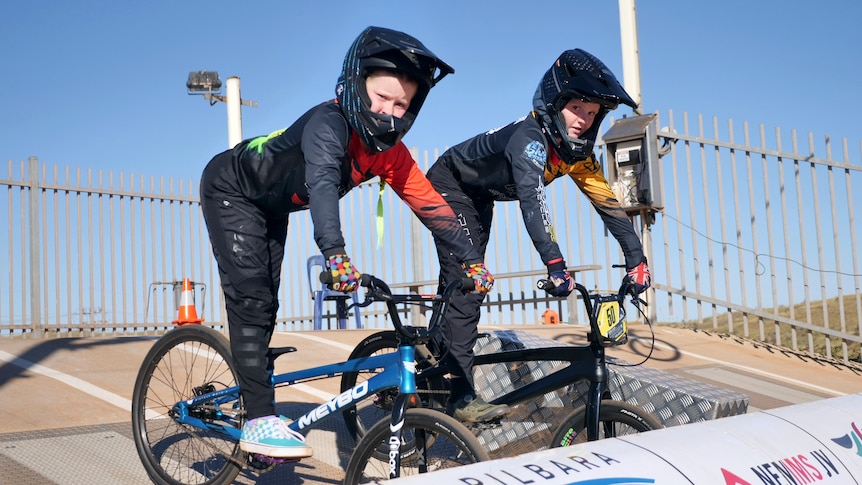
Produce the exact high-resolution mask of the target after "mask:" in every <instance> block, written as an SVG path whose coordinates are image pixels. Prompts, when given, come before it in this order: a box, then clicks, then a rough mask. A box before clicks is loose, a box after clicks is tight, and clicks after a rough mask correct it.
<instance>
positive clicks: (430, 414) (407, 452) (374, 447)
mask: <svg viewBox="0 0 862 485" xmlns="http://www.w3.org/2000/svg"><path fill="white" fill-rule="evenodd" d="M389 424H390V423H389V421H388V420H383V421H378V422H377V423H376V424H375V425H374V426H372V427H371V428H370V429H369V430H368V432H367V433H366V434H365V436H363V437H362V439H361V440H360V441H359V442H358V443H357V445H356V449H355V450H354V451H353V454H352V455H351V456H350V461H349V462H348V464H347V469H346V470H345V478H344V484H345V485H355V484H359V483H376V482H378V481H382V480H388V479H389V453H388V450H389V440H390V437H391V433H390V431H389ZM417 430H422V431H424V432H425V433H426V435H427V440H426V441H427V442H428V443H429V445H428V446H427V450H426V454H425V460H418V458H419V455H418V453H419V449H418V448H417V446H416V438H417V436H416V431H417ZM401 442H402V446H401V469H400V476H401V477H406V476H411V475H417V474H419V473H425V472H431V471H435V470H440V469H444V468H453V467H456V466H461V465H467V464H470V463H478V462H480V461H485V460H489V459H490V457H489V456H488V452H487V451H485V448H484V447H483V446H482V444H481V443H480V442H479V439H478V438H476V436H475V435H474V434H473V433H472V432H471V431H470V430H469V429H467V428H466V427H465V426H464V425H463V424H462V423H461V422H459V421H457V420H456V419H455V418H452V417H451V416H448V415H446V414H443V413H441V412H439V411H434V410H431V409H424V408H411V409H408V410H407V412H406V413H405V416H404V427H403V428H402V438H401ZM404 443H407V445H406V446H405V445H404ZM381 448H384V449H386V450H387V453H385V454H384V456H383V457H381V456H379V455H380V449H381ZM419 462H424V463H425V464H427V466H428V470H426V471H421V470H420V469H419V468H418V466H417V465H418V464H419Z"/></svg>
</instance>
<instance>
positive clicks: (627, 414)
mask: <svg viewBox="0 0 862 485" xmlns="http://www.w3.org/2000/svg"><path fill="white" fill-rule="evenodd" d="M662 427H663V426H662V425H661V423H660V422H659V421H658V420H657V419H656V418H655V417H654V416H653V415H652V414H649V413H647V412H646V411H644V410H643V409H641V408H639V407H637V406H633V405H631V404H628V403H625V402H622V401H614V400H611V399H603V400H602V405H601V408H600V409H599V439H605V438H614V437H617V436H625V435H629V434H635V433H645V432H647V431H652V430H654V429H659V428H662ZM586 441H587V408H586V407H585V406H581V407H579V408H578V409H576V410H574V411H573V412H572V413H571V414H569V415H568V416H567V417H566V419H564V420H563V423H562V425H560V427H559V429H558V430H557V432H556V433H555V434H554V437H553V438H552V440H551V448H558V447H562V446H571V445H574V444H578V443H585V442H586Z"/></svg>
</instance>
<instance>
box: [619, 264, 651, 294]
mask: <svg viewBox="0 0 862 485" xmlns="http://www.w3.org/2000/svg"><path fill="white" fill-rule="evenodd" d="M623 283H624V284H625V283H629V284H631V285H632V286H634V288H635V291H636V292H637V293H638V294H641V293H643V292H644V291H646V289H647V288H649V287H650V284H651V283H652V274H650V271H649V266H647V263H646V261H644V262H642V263H641V264H639V265H637V266H635V267H634V268H632V269H630V270H629V271H628V273H626V276H625V278H623Z"/></svg>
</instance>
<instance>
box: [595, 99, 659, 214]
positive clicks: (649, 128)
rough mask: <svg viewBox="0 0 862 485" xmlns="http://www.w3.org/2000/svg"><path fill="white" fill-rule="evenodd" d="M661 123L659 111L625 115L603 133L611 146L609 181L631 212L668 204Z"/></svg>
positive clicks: (656, 208) (608, 147)
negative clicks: (661, 160)
mask: <svg viewBox="0 0 862 485" xmlns="http://www.w3.org/2000/svg"><path fill="white" fill-rule="evenodd" d="M657 124H658V115H656V114H646V115H640V116H632V117H627V118H622V119H620V120H617V121H615V122H614V124H613V126H611V128H610V129H609V130H608V131H607V133H605V134H604V136H603V137H602V140H603V141H604V143H605V146H606V148H607V159H608V160H607V164H606V166H607V170H608V183H610V185H611V189H613V191H614V193H615V194H616V195H617V200H619V201H620V204H621V205H622V207H623V209H625V211H626V212H627V213H639V212H643V211H659V210H661V209H663V208H664V192H663V189H662V182H661V178H660V177H659V172H658V166H659V150H658V136H657V130H656V125H657Z"/></svg>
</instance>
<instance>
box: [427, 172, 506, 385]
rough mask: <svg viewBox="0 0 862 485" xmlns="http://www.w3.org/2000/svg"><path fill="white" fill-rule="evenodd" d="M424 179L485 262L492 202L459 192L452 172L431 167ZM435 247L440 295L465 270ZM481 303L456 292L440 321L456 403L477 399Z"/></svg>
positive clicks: (477, 296)
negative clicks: (475, 370) (470, 397)
mask: <svg viewBox="0 0 862 485" xmlns="http://www.w3.org/2000/svg"><path fill="white" fill-rule="evenodd" d="M427 177H428V179H429V180H430V181H431V184H432V185H433V186H434V188H435V189H436V190H437V192H439V193H440V194H441V195H442V196H443V198H444V199H445V200H446V202H447V203H448V204H449V206H450V207H451V208H452V210H453V211H455V216H456V218H457V219H458V221H459V222H460V223H461V228H462V229H463V230H464V232H465V233H467V237H468V239H470V242H471V243H472V244H473V246H474V247H475V248H476V251H477V252H478V253H479V255H480V256H482V258H483V259H484V257H485V249H486V248H487V246H488V238H489V235H490V228H491V221H492V218H493V215H494V201H493V200H483V199H476V198H471V197H470V196H468V195H467V194H466V193H464V191H463V190H462V189H461V187H460V185H459V184H458V182H457V180H456V179H455V177H454V176H453V175H452V172H451V171H449V170H448V169H447V168H446V167H444V166H440V165H438V166H435V167H433V168H432V169H431V170H429V172H428V175H427ZM434 243H435V245H436V247H437V257H438V258H439V260H440V289H439V291H442V290H443V288H444V287H445V286H446V284H447V283H449V282H452V281H456V280H459V279H461V278H463V277H464V269H463V268H462V267H461V262H460V261H458V260H457V259H456V258H455V257H454V256H453V255H452V253H450V252H449V251H448V250H447V249H446V245H445V243H444V241H441V240H439V239H437V238H435V239H434ZM483 299H484V295H480V294H477V293H473V292H470V293H462V292H456V293H455V295H453V296H452V299H451V300H450V305H449V309H448V310H447V311H446V315H445V316H444V318H443V331H442V332H441V333H439V334H438V335H439V337H438V338H439V339H440V340H441V344H442V346H443V349H444V350H447V351H448V352H447V354H446V357H445V362H446V365H447V367H448V369H449V370H450V372H451V373H452V375H453V376H454V377H455V378H456V379H453V380H452V394H451V400H452V401H456V400H458V399H459V398H460V397H462V396H464V395H465V394H471V395H473V396H475V395H476V390H475V387H474V386H475V384H474V380H473V359H474V356H473V347H474V346H475V345H476V339H477V338H478V335H479V330H478V325H479V317H480V316H481V306H482V300H483ZM457 378H460V379H457Z"/></svg>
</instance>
